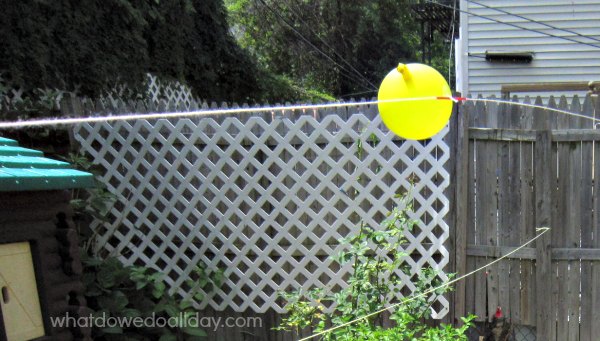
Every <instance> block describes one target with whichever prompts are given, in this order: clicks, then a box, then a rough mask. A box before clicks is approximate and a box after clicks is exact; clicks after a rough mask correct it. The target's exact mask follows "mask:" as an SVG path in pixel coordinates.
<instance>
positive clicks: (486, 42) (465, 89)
mask: <svg viewBox="0 0 600 341" xmlns="http://www.w3.org/2000/svg"><path fill="white" fill-rule="evenodd" d="M476 2H478V3H480V4H483V5H485V6H490V7H498V8H500V9H502V10H504V11H507V12H509V13H511V14H517V15H520V16H523V17H525V18H528V19H532V20H535V21H539V22H543V23H545V24H548V25H552V26H555V27H558V28H560V29H566V30H570V31H574V32H576V33H579V34H581V35H582V36H585V37H582V36H579V35H577V34H574V33H569V32H565V31H562V30H558V29H552V28H549V27H546V26H544V25H541V24H538V23H534V22H530V21H528V20H526V19H523V18H519V17H515V16H513V15H508V14H505V13H502V12H499V11H496V10H494V9H489V8H485V7H483V6H480V5H477V4H474V3H472V2H470V1H468V0H461V1H460V8H461V10H463V11H466V12H468V13H465V12H461V41H460V42H458V45H457V46H459V47H460V54H459V55H458V54H457V64H458V65H457V67H458V69H459V70H458V73H457V74H458V75H459V77H458V78H459V80H458V81H457V90H458V91H460V92H461V93H463V94H471V95H475V96H476V95H483V96H490V95H496V96H498V95H500V87H501V85H502V84H514V83H517V84H524V83H542V82H580V81H585V82H587V81H591V80H594V81H598V80H600V0H577V1H568V0H544V1H531V0H528V1H522V0H476ZM476 15H480V16H484V17H486V18H483V17H478V16H476ZM487 18H490V19H494V20H498V21H500V22H501V23H499V22H494V21H492V20H489V19H487ZM505 23H510V24H515V25H518V26H521V27H524V28H528V29H534V30H537V31H541V32H544V33H548V34H552V35H555V36H561V37H567V38H569V39H573V40H578V41H582V42H586V43H589V44H591V45H596V46H590V45H585V44H581V43H576V42H573V41H568V40H565V39H561V38H557V37H551V36H548V35H544V34H542V33H537V32H533V31H528V30H525V29H520V28H517V27H513V26H510V25H507V24H505ZM586 37H592V38H594V39H597V40H598V41H594V40H593V39H589V38H586ZM486 50H493V51H532V52H534V53H535V55H534V58H533V61H532V62H531V63H530V64H516V63H499V62H488V61H486V60H485V52H486ZM559 94H564V91H561V92H560V93H559ZM580 94H584V92H583V93H580ZM536 95H540V93H536ZM541 95H548V94H544V93H542V94H541Z"/></svg>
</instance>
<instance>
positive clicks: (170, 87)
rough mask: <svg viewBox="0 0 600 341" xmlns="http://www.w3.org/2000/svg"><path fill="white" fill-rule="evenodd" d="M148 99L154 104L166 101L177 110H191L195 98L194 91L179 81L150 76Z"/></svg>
mask: <svg viewBox="0 0 600 341" xmlns="http://www.w3.org/2000/svg"><path fill="white" fill-rule="evenodd" d="M148 97H149V100H151V101H152V102H154V103H158V102H159V101H161V100H165V101H167V102H169V103H171V104H173V105H174V106H175V107H177V108H185V109H186V110H189V109H190V106H191V104H192V101H194V96H193V95H192V90H191V89H190V88H189V87H188V86H186V85H184V84H181V83H180V82H178V81H165V80H159V79H158V77H157V76H154V75H151V74H148Z"/></svg>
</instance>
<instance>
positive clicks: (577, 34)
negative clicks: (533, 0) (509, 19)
mask: <svg viewBox="0 0 600 341" xmlns="http://www.w3.org/2000/svg"><path fill="white" fill-rule="evenodd" d="M465 1H467V2H470V3H473V4H476V5H479V6H481V7H485V8H487V9H491V10H494V11H498V12H501V13H504V14H508V15H511V16H514V17H517V18H519V19H523V20H527V21H529V22H532V23H536V24H538V25H542V26H546V27H548V28H551V29H554V30H559V31H563V32H567V33H571V34H574V35H576V36H579V37H582V38H584V39H590V40H593V41H597V42H600V39H598V38H594V37H591V36H586V35H583V34H581V33H579V32H575V31H573V30H569V29H566V28H560V27H557V26H554V25H550V24H547V23H545V22H541V21H538V20H534V19H530V18H527V17H524V16H522V15H520V14H514V13H511V12H509V11H506V10H503V9H501V8H497V7H492V6H488V5H485V4H482V3H479V2H477V1H473V0H465Z"/></svg>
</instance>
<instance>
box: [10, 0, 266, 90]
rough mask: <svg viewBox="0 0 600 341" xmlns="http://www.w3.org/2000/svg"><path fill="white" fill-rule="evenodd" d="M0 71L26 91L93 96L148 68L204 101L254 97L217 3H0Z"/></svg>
mask: <svg viewBox="0 0 600 341" xmlns="http://www.w3.org/2000/svg"><path fill="white" fill-rule="evenodd" d="M1 5H2V6H1V7H2V8H3V11H1V12H0V36H2V37H3V46H2V48H1V49H0V75H1V77H2V79H3V80H4V82H5V83H9V84H10V85H12V86H15V87H21V88H23V89H24V90H25V91H26V92H31V91H32V90H34V89H36V88H58V89H61V90H69V91H71V90H75V89H78V91H79V92H80V93H82V94H83V95H87V96H92V97H95V96H98V95H100V94H102V93H104V92H106V91H107V90H110V89H112V88H113V87H114V86H115V85H116V84H126V85H128V86H129V87H133V88H136V87H140V86H143V82H144V80H145V78H146V73H148V72H152V73H155V74H157V75H159V76H161V77H163V78H169V79H178V80H182V81H185V82H186V83H187V84H188V85H190V86H191V87H192V89H193V91H194V93H195V95H197V96H199V97H201V98H205V99H209V100H228V101H233V100H236V101H242V100H251V99H253V98H257V97H259V96H260V87H259V86H258V80H257V73H258V71H257V68H256V66H255V65H254V63H253V62H252V60H251V59H250V57H249V56H248V55H247V54H246V53H245V52H244V51H243V50H242V49H241V48H240V47H239V46H238V45H237V44H236V42H235V40H234V39H233V38H232V37H231V35H230V34H229V29H228V27H227V21H226V11H225V8H224V6H223V3H222V1H221V0H173V1H160V0H85V1H71V0H53V1H50V0H37V1H36V0H29V1H8V0H4V1H2V4H1Z"/></svg>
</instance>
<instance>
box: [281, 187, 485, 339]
mask: <svg viewBox="0 0 600 341" xmlns="http://www.w3.org/2000/svg"><path fill="white" fill-rule="evenodd" d="M399 198H400V203H399V204H398V205H397V206H396V207H394V208H393V209H392V211H391V212H390V213H389V215H388V217H387V218H386V219H385V220H384V221H383V222H382V224H381V227H380V228H373V227H369V226H366V225H365V224H363V223H361V225H360V229H359V232H358V234H356V235H351V236H349V237H347V238H344V239H342V240H341V241H340V243H341V244H342V245H345V246H346V247H345V249H344V250H343V251H341V252H339V253H338V254H337V255H335V256H333V257H331V258H332V259H333V260H334V261H336V262H337V263H339V264H340V266H344V265H345V264H351V266H352V272H351V274H350V276H349V279H348V280H347V283H348V286H347V287H346V288H343V289H341V290H340V291H338V292H327V291H326V290H324V289H323V288H315V289H312V290H310V291H308V292H306V293H302V292H300V291H295V292H291V293H282V294H281V296H282V297H283V299H284V300H285V301H286V302H287V305H286V309H287V311H288V313H289V315H288V316H287V317H285V318H284V319H283V320H282V323H281V325H280V326H279V327H278V328H277V329H278V330H291V331H296V332H299V331H300V330H302V329H305V328H309V329H310V330H311V331H312V332H313V333H318V332H322V331H325V330H327V329H329V328H331V327H336V326H341V325H344V324H345V323H347V322H350V321H354V320H355V319H358V318H362V317H364V316H368V315H369V314H371V313H373V312H375V311H379V310H380V309H382V308H384V307H385V306H387V305H389V304H393V303H394V300H395V298H396V297H398V294H399V290H400V289H399V288H400V287H401V285H402V280H401V278H400V276H398V272H402V273H404V274H405V275H406V276H407V277H409V278H410V269H409V267H408V266H407V265H406V264H405V263H404V258H405V257H406V256H407V255H406V254H405V253H404V252H402V251H400V250H401V245H402V244H403V243H405V242H406V239H405V237H404V233H405V231H407V230H410V229H412V227H413V225H414V224H415V221H413V220H412V219H410V217H409V215H408V212H410V210H411V204H410V201H409V200H408V199H407V198H406V197H399ZM418 277H419V279H418V281H417V284H416V287H417V288H416V290H415V292H413V295H414V297H417V298H416V299H412V300H410V301H407V302H406V303H404V304H400V305H398V306H397V307H396V308H395V310H394V311H393V313H392V314H391V319H392V320H394V321H395V323H396V325H395V326H394V327H392V328H383V327H382V321H381V319H380V315H377V314H376V315H373V316H369V317H368V318H364V319H361V320H359V321H357V322H355V323H352V324H350V325H347V326H344V327H340V328H338V329H335V330H333V331H331V332H328V333H326V334H325V335H323V339H324V340H336V341H339V340H348V341H349V340H353V341H355V340H373V341H375V340H377V341H379V340H399V341H403V340H411V341H412V340H419V341H434V340H436V341H438V340H440V341H450V340H467V338H466V336H465V335H464V334H465V331H466V330H467V329H468V328H469V326H470V324H471V320H473V318H474V316H469V317H467V318H465V319H463V321H464V326H463V327H460V328H455V327H452V326H447V325H442V326H441V327H438V328H434V327H429V326H427V325H426V324H425V323H424V318H425V317H426V314H427V313H428V312H429V311H430V306H431V304H432V303H433V301H434V299H435V297H436V296H437V295H441V294H443V293H444V292H445V291H446V290H447V289H445V288H444V289H437V290H435V288H438V287H439V286H440V284H441V280H440V279H439V277H438V276H437V273H436V272H435V271H434V270H432V269H430V268H424V269H421V271H420V273H419V276H418ZM427 292H430V293H429V294H425V293H427ZM325 303H329V304H331V303H333V304H334V308H333V312H326V311H325Z"/></svg>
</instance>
